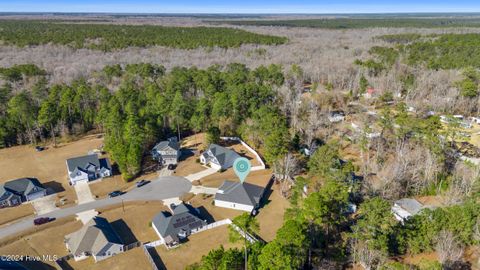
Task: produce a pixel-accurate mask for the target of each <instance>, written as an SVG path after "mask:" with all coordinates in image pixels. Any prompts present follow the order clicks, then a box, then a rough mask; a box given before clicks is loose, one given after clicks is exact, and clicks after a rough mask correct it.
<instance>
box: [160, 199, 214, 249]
mask: <svg viewBox="0 0 480 270" xmlns="http://www.w3.org/2000/svg"><path fill="white" fill-rule="evenodd" d="M199 213H200V211H199V210H198V209H195V208H193V207H191V206H190V205H185V204H183V203H182V204H179V205H176V206H172V213H169V212H160V213H159V214H158V215H156V216H155V217H154V218H153V220H152V227H153V229H154V230H155V232H156V233H157V234H158V236H159V237H160V239H161V240H162V241H163V242H164V243H165V245H166V246H167V247H174V246H176V245H179V244H180V243H182V242H183V241H184V240H186V239H187V237H188V236H189V235H190V234H192V233H194V232H196V231H197V230H199V229H201V228H202V227H203V226H206V225H207V222H206V221H205V220H202V219H201V218H200V217H199Z"/></svg>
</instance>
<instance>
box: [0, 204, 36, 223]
mask: <svg viewBox="0 0 480 270" xmlns="http://www.w3.org/2000/svg"><path fill="white" fill-rule="evenodd" d="M34 210H35V209H34V208H33V206H32V205H31V204H29V203H26V204H22V205H19V206H16V207H12V208H3V209H0V226H1V225H4V224H5V225H6V224H7V223H10V222H12V221H15V220H17V219H19V218H24V217H28V216H31V215H33V213H34Z"/></svg>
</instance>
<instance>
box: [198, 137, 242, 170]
mask: <svg viewBox="0 0 480 270" xmlns="http://www.w3.org/2000/svg"><path fill="white" fill-rule="evenodd" d="M208 151H210V152H211V153H212V155H213V156H215V158H216V159H217V160H218V162H219V164H220V165H221V166H223V165H224V164H228V163H231V164H233V161H234V160H235V159H237V158H239V157H240V155H239V154H237V153H236V152H235V151H233V150H231V149H228V148H226V147H223V146H220V145H218V144H214V143H212V144H210V146H209V147H208V149H207V151H206V152H208ZM206 152H205V153H206Z"/></svg>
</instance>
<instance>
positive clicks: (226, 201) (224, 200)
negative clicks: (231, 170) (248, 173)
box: [214, 180, 265, 212]
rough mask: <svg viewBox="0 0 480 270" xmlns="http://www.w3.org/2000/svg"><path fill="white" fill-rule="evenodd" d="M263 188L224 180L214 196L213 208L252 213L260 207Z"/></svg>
mask: <svg viewBox="0 0 480 270" xmlns="http://www.w3.org/2000/svg"><path fill="white" fill-rule="evenodd" d="M264 193H265V188H263V187H260V186H257V185H252V184H249V183H245V182H244V183H240V182H234V181H229V180H225V182H223V184H222V186H220V188H219V189H218V191H217V193H216V194H215V201H214V203H215V206H218V207H224V208H231V209H236V210H241V211H247V212H252V211H253V210H254V209H257V208H258V207H259V206H260V201H261V200H262V197H263V195H264Z"/></svg>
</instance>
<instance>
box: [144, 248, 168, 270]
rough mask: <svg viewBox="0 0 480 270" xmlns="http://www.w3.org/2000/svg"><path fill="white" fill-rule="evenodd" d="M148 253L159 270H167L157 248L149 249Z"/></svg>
mask: <svg viewBox="0 0 480 270" xmlns="http://www.w3.org/2000/svg"><path fill="white" fill-rule="evenodd" d="M147 251H148V253H149V254H150V257H152V260H153V262H154V263H155V265H156V266H157V268H158V269H162V270H167V267H166V266H165V264H164V263H163V261H162V258H160V255H159V254H158V252H157V250H156V249H155V248H147Z"/></svg>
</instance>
